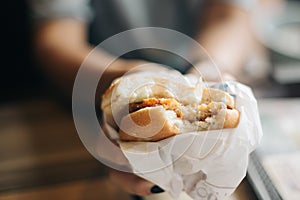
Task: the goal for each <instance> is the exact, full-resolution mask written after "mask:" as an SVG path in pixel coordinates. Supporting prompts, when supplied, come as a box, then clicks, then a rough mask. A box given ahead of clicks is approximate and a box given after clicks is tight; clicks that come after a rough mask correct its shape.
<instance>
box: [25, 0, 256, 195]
mask: <svg viewBox="0 0 300 200" xmlns="http://www.w3.org/2000/svg"><path fill="white" fill-rule="evenodd" d="M257 1H258V0H219V1H218V0H215V1H208V0H207V1H204V0H202V1H201V0H199V1H196V0H185V1H180V0H164V1H158V0H148V1H146V0H122V1H115V0H92V1H88V0H31V1H30V3H31V8H32V16H33V20H34V24H35V27H34V47H35V49H34V51H35V55H36V58H37V61H38V62H39V64H40V65H41V66H43V67H44V70H45V71H46V73H47V74H49V76H50V77H51V78H52V79H53V81H54V82H55V83H56V84H57V85H58V86H59V88H61V89H62V90H63V91H66V92H69V93H71V91H72V86H73V82H74V80H75V76H76V73H77V71H78V69H79V67H80V65H81V64H82V62H83V60H84V59H85V58H86V56H87V55H88V54H89V53H90V52H91V50H93V48H94V46H95V45H98V44H99V43H100V42H102V41H104V40H105V39H107V38H109V37H110V36H113V35H115V34H117V33H120V32H122V31H126V30H129V29H132V28H139V27H163V28H169V29H172V30H177V31H179V32H181V33H184V34H186V35H188V36H190V37H192V38H193V39H195V40H196V41H198V42H199V43H200V44H201V45H202V46H203V47H204V48H205V49H206V50H207V52H208V53H209V54H210V56H211V57H212V58H213V60H214V61H215V62H216V63H217V64H218V67H219V70H220V71H221V72H222V73H223V74H226V73H228V74H232V75H233V76H236V75H238V74H239V73H240V71H241V70H242V66H244V65H245V64H246V63H247V62H248V60H249V56H251V54H252V53H253V50H254V49H255V47H256V46H255V45H256V41H255V37H254V36H253V32H252V30H251V27H250V13H251V10H252V9H253V8H254V7H255V4H256V3H257ZM159 42H163V41H159ZM97 54H98V56H97V58H96V59H94V60H93V61H92V62H91V63H89V64H90V65H92V67H95V68H102V69H104V68H105V67H106V66H105V63H106V61H107V60H109V59H111V58H113V57H114V54H113V52H110V51H109V50H106V49H101V50H100V49H98V50H97ZM152 55H153V54H152V53H151V51H150V52H147V51H146V53H143V54H140V53H136V54H133V55H132V54H131V55H129V56H127V57H126V56H125V57H123V58H118V59H117V60H116V61H115V62H113V63H112V64H111V65H110V67H109V68H108V69H107V70H106V71H105V73H104V76H103V77H105V79H101V85H100V86H99V87H100V88H99V91H100V92H99V94H101V93H102V92H103V91H104V90H105V89H107V87H108V86H109V85H110V83H111V81H112V80H113V79H115V78H116V77H119V76H121V75H123V74H124V73H126V72H128V71H129V70H131V69H134V68H135V67H136V66H138V65H140V64H143V63H147V62H158V63H159V62H160V61H161V60H160V59H156V58H155V56H153V57H151V56H152ZM162 63H164V61H162ZM166 63H167V64H168V65H170V66H172V67H174V68H175V69H177V70H180V71H181V72H183V73H196V69H195V68H199V69H200V70H201V72H204V76H206V75H207V77H204V78H207V79H210V77H209V76H210V75H209V72H208V73H207V74H206V73H205V72H206V71H209V70H210V69H209V67H211V66H209V65H206V61H201V60H200V61H199V64H197V65H196V66H195V68H188V67H187V66H183V65H182V64H181V63H179V64H178V63H177V64H176V63H175V64H174V63H172V62H170V64H169V63H168V62H166ZM164 64H165V63H164ZM153 68H154V69H155V70H159V68H160V67H158V66H156V65H155V66H154V65H153ZM110 179H111V181H112V183H113V184H115V186H118V187H120V188H122V189H123V190H125V191H127V192H128V193H131V194H137V195H140V196H146V195H149V194H151V193H157V192H162V190H161V189H159V188H158V187H157V186H154V184H153V183H150V182H147V181H145V180H143V179H141V178H138V177H136V176H134V175H132V174H129V173H125V172H119V171H116V170H111V173H110Z"/></svg>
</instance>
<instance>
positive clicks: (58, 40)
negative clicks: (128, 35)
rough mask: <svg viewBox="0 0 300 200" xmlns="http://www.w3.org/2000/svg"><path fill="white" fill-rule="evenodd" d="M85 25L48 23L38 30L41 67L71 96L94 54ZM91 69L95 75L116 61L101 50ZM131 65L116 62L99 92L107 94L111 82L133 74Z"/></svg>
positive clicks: (37, 50) (37, 47)
mask: <svg viewBox="0 0 300 200" xmlns="http://www.w3.org/2000/svg"><path fill="white" fill-rule="evenodd" d="M86 37H87V33H86V27H85V24H84V23H82V22H80V21H76V20H71V19H61V20H54V21H49V22H45V23H44V24H42V25H40V26H39V27H38V28H37V29H36V37H35V54H36V58H37V60H38V62H39V64H40V65H41V66H42V67H43V68H44V70H45V71H46V73H47V74H49V76H50V78H51V79H52V80H53V81H54V83H55V84H56V85H58V87H60V88H61V89H62V90H63V91H64V92H66V93H68V95H70V94H71V91H72V87H73V82H74V80H75V76H76V73H77V71H78V69H79V67H80V65H81V64H82V62H83V61H84V59H85V58H86V57H87V56H88V54H89V53H90V52H91V51H92V50H93V46H91V45H89V44H88V42H87V38H86ZM93 55H95V56H93V58H92V59H89V62H88V65H89V67H90V69H91V71H93V70H95V72H97V71H99V69H101V70H104V69H105V68H106V67H107V66H106V65H107V64H108V63H109V61H110V60H112V56H111V55H109V54H107V53H105V52H104V51H101V50H98V51H96V52H94V53H93ZM130 65H134V64H133V63H131V62H125V61H124V60H122V59H118V60H116V61H115V62H114V63H113V64H112V65H110V68H109V69H108V70H106V71H105V80H104V79H103V80H101V81H102V84H101V87H102V88H99V91H100V92H103V91H104V90H105V89H106V88H107V87H108V86H109V84H110V82H111V81H112V80H113V79H114V78H116V77H118V76H120V75H122V74H123V73H125V72H126V71H128V70H129V66H130Z"/></svg>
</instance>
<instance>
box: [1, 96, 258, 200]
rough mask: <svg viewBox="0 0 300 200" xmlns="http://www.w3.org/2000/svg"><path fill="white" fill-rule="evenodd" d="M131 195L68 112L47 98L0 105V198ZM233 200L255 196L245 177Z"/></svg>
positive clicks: (112, 199) (81, 199)
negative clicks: (91, 150)
mask: <svg viewBox="0 0 300 200" xmlns="http://www.w3.org/2000/svg"><path fill="white" fill-rule="evenodd" d="M19 199H20V200H21V199H22V200H40V199H46V200H47V199H49V200H50V199H51V200H52V199H56V200H60V199H68V200H85V199H87V200H93V199H97V200H99V199H107V200H117V199H124V200H127V199H130V196H129V195H128V194H126V193H124V192H122V191H120V189H118V188H115V187H114V186H113V185H111V184H110V183H109V181H108V179H107V168H106V167H105V166H103V165H102V164H101V163H100V162H99V161H97V160H96V159H94V158H93V157H92V156H91V155H90V154H89V153H88V152H87V150H86V149H85V148H84V146H83V145H82V143H81V141H80V139H79V137H78V135H77V133H76V130H75V127H74V124H73V120H72V115H71V111H70V110H68V109H66V108H65V107H63V106H62V105H61V104H60V103H58V102H56V101H55V100H53V99H51V98H45V97H44V98H42V97H41V98H33V99H25V100H22V101H15V102H7V103H2V104H1V105H0V200H19ZM230 199H233V200H241V199H243V200H244V199H245V200H247V199H249V200H250V199H251V200H252V199H256V198H255V196H254V194H253V191H252V190H251V188H250V186H249V184H248V182H247V181H246V180H244V181H243V182H242V183H241V185H240V186H239V187H238V189H237V190H236V192H235V193H234V195H233V196H231V197H230Z"/></svg>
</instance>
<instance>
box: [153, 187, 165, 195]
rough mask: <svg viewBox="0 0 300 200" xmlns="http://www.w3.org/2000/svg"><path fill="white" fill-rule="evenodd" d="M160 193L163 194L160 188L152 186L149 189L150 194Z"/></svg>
mask: <svg viewBox="0 0 300 200" xmlns="http://www.w3.org/2000/svg"><path fill="white" fill-rule="evenodd" d="M161 192H164V190H163V189H161V188H160V187H158V186H157V185H154V186H153V187H152V188H151V193H152V194H157V193H161Z"/></svg>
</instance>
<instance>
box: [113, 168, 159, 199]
mask: <svg viewBox="0 0 300 200" xmlns="http://www.w3.org/2000/svg"><path fill="white" fill-rule="evenodd" d="M109 180H110V182H111V183H112V184H113V185H114V186H117V187H119V188H120V189H122V190H123V191H125V192H127V193H129V194H134V195H138V196H148V195H150V194H154V193H161V192H164V190H162V189H161V188H160V187H158V186H156V185H155V184H153V183H151V182H149V181H146V180H144V179H142V178H140V177H138V176H136V175H134V174H132V173H127V172H121V171H117V170H114V169H110V171H109Z"/></svg>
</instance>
